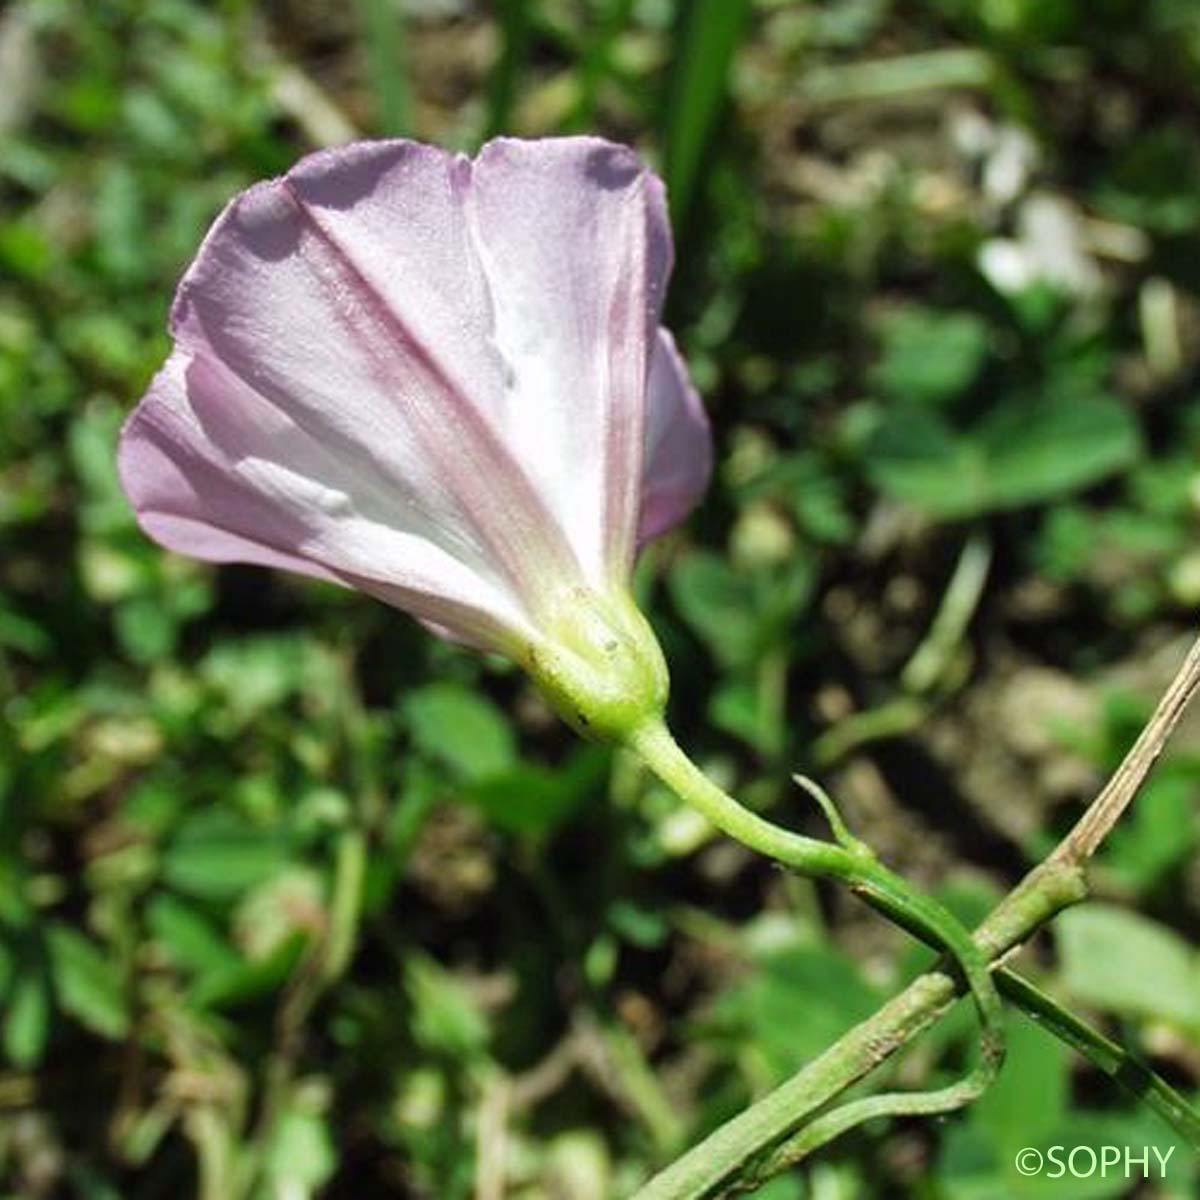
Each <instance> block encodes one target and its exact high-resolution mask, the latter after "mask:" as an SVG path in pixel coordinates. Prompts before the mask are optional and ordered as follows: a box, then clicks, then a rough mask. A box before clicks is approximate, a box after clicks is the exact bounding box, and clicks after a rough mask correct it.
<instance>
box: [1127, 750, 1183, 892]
mask: <svg viewBox="0 0 1200 1200" xmlns="http://www.w3.org/2000/svg"><path fill="white" fill-rule="evenodd" d="M1198 787H1200V781H1198V780H1197V779H1196V775H1195V773H1194V771H1188V772H1184V771H1175V772H1171V771H1170V764H1168V765H1167V766H1166V767H1163V768H1160V769H1159V773H1158V774H1156V775H1155V776H1153V777H1152V778H1151V779H1150V780H1149V782H1148V783H1147V784H1146V786H1145V787H1144V788H1143V789H1142V792H1141V794H1140V795H1139V796H1138V801H1137V804H1135V805H1134V806H1133V808H1132V809H1131V810H1130V811H1129V812H1128V813H1127V814H1126V815H1125V818H1124V819H1123V820H1122V822H1121V824H1120V825H1118V826H1117V827H1116V829H1114V830H1113V831H1112V834H1111V835H1110V837H1109V839H1108V841H1107V842H1106V843H1105V847H1104V851H1103V861H1104V864H1105V866H1107V867H1109V868H1110V869H1112V870H1114V871H1116V872H1117V873H1119V874H1120V875H1121V876H1123V877H1124V878H1125V879H1127V880H1128V881H1129V882H1130V884H1131V885H1132V886H1133V887H1135V888H1137V889H1139V890H1144V889H1146V888H1149V887H1152V886H1153V885H1154V884H1155V883H1157V882H1158V880H1159V879H1161V878H1162V876H1163V875H1165V874H1166V873H1167V872H1168V871H1170V870H1172V869H1173V868H1174V867H1176V866H1178V865H1179V864H1180V863H1182V862H1184V861H1185V860H1186V859H1187V858H1188V856H1189V855H1190V854H1191V853H1192V851H1193V850H1194V849H1195V848H1196V843H1197V841H1198V840H1200V823H1198V822H1197V819H1196V802H1195V801H1196V791H1197V788H1198Z"/></svg>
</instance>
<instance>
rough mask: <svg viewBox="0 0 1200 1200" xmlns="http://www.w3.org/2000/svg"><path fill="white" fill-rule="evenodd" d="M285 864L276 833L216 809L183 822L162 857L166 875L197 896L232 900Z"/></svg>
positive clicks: (182, 889)
mask: <svg viewBox="0 0 1200 1200" xmlns="http://www.w3.org/2000/svg"><path fill="white" fill-rule="evenodd" d="M286 862H287V851H286V847H285V845H284V842H283V839H282V838H281V837H280V835H279V834H278V833H276V832H275V831H272V830H266V829H260V828H258V827H257V826H255V825H251V824H250V823H249V822H248V821H246V820H245V819H244V818H242V817H240V816H238V815H237V814H236V813H235V812H231V811H230V810H229V809H220V808H217V809H212V810H211V811H208V812H200V813H195V814H193V815H191V816H189V817H188V818H187V819H186V820H184V821H183V822H182V824H181V825H180V826H179V829H178V832H177V833H176V835H175V838H174V840H173V841H172V842H171V844H170V845H169V846H168V847H167V850H166V853H165V854H164V856H163V878H164V879H165V880H166V881H167V883H169V884H170V885H171V886H172V887H175V888H177V889H178V890H179V891H181V892H187V893H189V894H190V895H193V896H200V897H203V898H205V899H211V900H230V899H232V898H234V897H235V896H238V895H240V894H241V893H242V892H244V891H246V890H247V889H249V888H251V887H253V886H254V885H255V884H258V883H262V882H263V881H264V880H266V879H270V878H271V876H273V875H275V874H276V873H277V872H278V871H280V870H282V869H283V867H284V865H285V864H286Z"/></svg>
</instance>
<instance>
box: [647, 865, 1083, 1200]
mask: <svg viewBox="0 0 1200 1200" xmlns="http://www.w3.org/2000/svg"><path fill="white" fill-rule="evenodd" d="M1035 874H1036V873H1035ZM1085 894H1086V888H1085V885H1084V882H1083V876H1082V872H1080V871H1079V870H1077V869H1074V868H1070V867H1066V866H1063V867H1061V868H1058V869H1053V870H1046V871H1043V872H1041V873H1040V875H1039V877H1038V880H1037V883H1036V885H1033V884H1030V886H1028V887H1019V888H1018V889H1017V890H1016V891H1015V892H1013V893H1012V894H1011V895H1010V896H1009V897H1008V898H1007V899H1006V900H1005V901H1004V902H1003V903H1002V904H1001V905H1000V906H999V907H998V908H997V909H996V910H995V911H994V912H993V913H992V915H991V916H990V917H989V918H988V920H987V921H986V922H985V923H984V924H983V925H982V926H981V927H980V928H979V929H978V930H977V931H976V933H975V938H974V940H975V943H976V945H977V946H978V947H979V949H980V951H981V952H982V953H983V954H984V955H985V956H986V957H988V958H991V959H997V958H999V957H1001V956H1002V955H1004V954H1006V953H1007V952H1008V951H1009V950H1011V949H1012V948H1013V947H1014V946H1016V945H1017V944H1018V943H1019V942H1020V941H1022V940H1023V939H1024V937H1025V936H1027V935H1028V933H1029V932H1030V931H1032V930H1033V929H1036V928H1037V927H1038V926H1039V925H1041V924H1042V923H1044V922H1045V921H1047V920H1049V919H1050V917H1051V916H1053V915H1054V913H1056V912H1058V911H1060V910H1061V909H1063V908H1066V907H1068V906H1069V905H1071V904H1074V903H1076V902H1077V901H1079V900H1081V899H1082V898H1083V896H1084V895H1085ZM964 988H965V984H964V983H963V982H962V981H961V980H957V979H956V978H955V977H954V976H953V975H951V974H949V973H948V972H946V971H944V970H940V969H937V970H933V971H929V972H927V973H926V974H924V975H922V976H920V977H919V978H918V979H916V980H914V981H913V982H912V983H911V984H909V986H908V987H907V988H905V989H904V991H903V992H901V993H900V994H899V995H898V996H896V997H894V998H893V999H892V1000H890V1001H888V1003H887V1004H885V1005H884V1006H883V1007H882V1008H881V1009H880V1010H879V1011H878V1012H876V1013H875V1014H874V1015H873V1016H871V1017H869V1018H868V1019H867V1020H866V1021H863V1022H862V1023H861V1024H859V1025H856V1026H855V1027H854V1028H853V1029H851V1030H850V1031H849V1032H848V1033H847V1034H845V1035H844V1036H843V1037H842V1038H841V1039H840V1040H839V1041H838V1042H837V1043H836V1044H835V1045H833V1046H831V1047H830V1048H829V1049H828V1050H826V1051H825V1052H824V1053H823V1054H821V1055H820V1056H818V1057H817V1058H815V1059H813V1060H812V1062H810V1063H808V1064H807V1065H806V1066H804V1067H803V1068H801V1070H800V1071H798V1072H797V1073H796V1074H795V1075H793V1076H792V1077H791V1079H788V1080H787V1081H785V1082H784V1083H782V1084H780V1086H779V1087H777V1088H776V1089H775V1090H774V1091H772V1092H769V1093H767V1095H766V1096H764V1097H763V1098H762V1099H761V1100H758V1101H756V1102H755V1103H754V1104H753V1105H751V1106H750V1108H748V1109H746V1110H745V1111H744V1112H742V1113H739V1114H738V1115H737V1116H736V1117H734V1118H733V1119H732V1120H730V1121H727V1122H726V1123H725V1124H724V1125H722V1126H721V1127H720V1128H719V1129H717V1130H716V1131H714V1132H713V1133H711V1134H710V1135H709V1136H708V1137H707V1138H705V1139H704V1141H702V1142H701V1143H700V1144H699V1145H697V1146H694V1147H693V1148H692V1149H691V1150H689V1151H688V1152H687V1154H685V1155H683V1156H682V1157H681V1158H679V1159H677V1160H676V1161H675V1162H674V1163H672V1164H671V1165H670V1166H669V1167H667V1168H666V1169H665V1170H663V1171H661V1172H660V1173H659V1174H658V1175H656V1176H655V1177H654V1178H653V1179H652V1180H650V1182H649V1183H648V1184H646V1186H645V1187H644V1188H642V1190H641V1191H639V1192H638V1193H637V1196H636V1197H635V1200H702V1197H707V1196H712V1195H716V1194H717V1193H718V1190H719V1189H722V1188H724V1187H726V1186H727V1185H728V1184H729V1183H730V1181H731V1180H733V1179H734V1178H735V1177H736V1176H737V1174H738V1173H739V1172H740V1171H741V1170H742V1169H743V1167H744V1165H745V1164H746V1163H747V1162H751V1161H753V1160H754V1159H756V1158H760V1157H761V1156H762V1155H764V1154H769V1153H770V1152H771V1150H772V1148H774V1147H777V1146H779V1145H780V1143H782V1142H783V1140H784V1139H785V1138H786V1137H787V1136H788V1135H789V1134H790V1133H791V1132H792V1131H793V1130H795V1129H796V1128H797V1127H798V1126H800V1125H802V1123H803V1122H804V1121H805V1120H806V1119H808V1118H809V1117H811V1116H812V1115H813V1114H814V1113H817V1112H818V1111H819V1110H820V1109H821V1108H822V1107H824V1105H826V1104H827V1103H828V1102H829V1101H830V1100H832V1099H833V1098H834V1097H835V1096H837V1095H839V1094H840V1093H841V1092H843V1091H845V1090H846V1089H847V1088H849V1087H852V1086H853V1085H854V1084H856V1083H858V1082H859V1081H860V1080H862V1079H864V1078H865V1077H866V1076H867V1075H869V1074H870V1073H871V1072H872V1071H873V1070H875V1068H876V1067H878V1066H879V1065H881V1064H882V1063H884V1062H886V1061H887V1059H889V1058H890V1057H891V1056H892V1055H893V1054H895V1053H896V1051H897V1050H899V1049H900V1048H901V1047H902V1046H904V1045H906V1044H907V1043H908V1042H909V1041H911V1040H912V1039H913V1038H914V1037H916V1036H917V1035H918V1034H919V1033H921V1032H922V1031H924V1030H925V1029H927V1028H928V1027H929V1026H930V1025H932V1024H933V1023H934V1021H935V1020H936V1019H937V1018H938V1017H939V1016H940V1015H941V1013H942V1012H943V1011H944V1010H945V1008H946V1007H947V1006H948V1005H949V1004H951V1003H952V1002H953V1001H954V999H955V998H956V995H957V993H958V992H959V991H960V990H963V989H964ZM837 1132H840V1130H835V1131H834V1133H837ZM826 1140H828V1139H826ZM794 1148H795V1147H793V1149H794Z"/></svg>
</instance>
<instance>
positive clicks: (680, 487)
mask: <svg viewBox="0 0 1200 1200" xmlns="http://www.w3.org/2000/svg"><path fill="white" fill-rule="evenodd" d="M712 467H713V446H712V430H711V428H710V426H709V423H708V416H707V414H706V413H705V411H704V405H703V404H702V403H701V401H700V396H699V395H698V394H697V392H696V389H695V388H694V387H692V383H691V380H690V379H689V378H688V372H687V365H686V364H685V363H684V361H683V359H682V358H681V357H680V354H679V351H678V350H677V349H676V347H675V339H674V338H673V337H672V336H671V335H670V333H668V332H667V330H665V329H660V330H659V331H658V339H657V341H656V343H655V350H654V357H653V359H652V360H651V364H650V383H649V389H648V396H647V412H646V461H645V468H644V470H643V474H642V515H641V525H640V528H639V530H638V540H639V544H641V545H644V544H645V543H646V542H649V541H652V540H653V539H654V538H656V537H658V536H659V535H660V534H662V533H665V532H666V531H667V530H668V529H670V528H671V526H672V525H676V524H678V523H679V522H680V521H682V520H683V518H684V517H686V516H687V515H688V513H689V512H691V511H692V509H693V508H694V507H695V506H696V504H697V503H698V502H699V500H700V497H701V496H703V495H704V491H705V489H706V488H707V487H708V481H709V479H710V478H711V476H712Z"/></svg>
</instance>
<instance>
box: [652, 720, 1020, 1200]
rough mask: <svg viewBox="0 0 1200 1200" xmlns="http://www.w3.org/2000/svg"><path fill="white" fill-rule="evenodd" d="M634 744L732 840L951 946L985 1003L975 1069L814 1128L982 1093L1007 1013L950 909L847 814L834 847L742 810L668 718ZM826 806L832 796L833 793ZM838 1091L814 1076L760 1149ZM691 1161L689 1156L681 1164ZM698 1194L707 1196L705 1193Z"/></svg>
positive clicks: (733, 1159)
mask: <svg viewBox="0 0 1200 1200" xmlns="http://www.w3.org/2000/svg"><path fill="white" fill-rule="evenodd" d="M630 746H631V748H632V749H634V750H635V751H636V752H637V753H638V754H639V755H640V756H641V758H642V760H643V761H644V762H645V763H646V764H647V766H649V767H650V769H651V770H652V771H654V773H655V774H656V775H657V776H658V777H659V778H660V779H661V780H662V781H663V782H664V783H665V784H667V786H668V787H670V788H671V789H672V790H673V791H675V792H676V793H677V794H678V795H679V796H680V797H681V798H682V799H683V800H685V801H686V802H687V803H689V804H691V805H692V806H693V807H694V808H695V809H696V810H697V811H699V812H700V813H702V814H703V815H704V816H705V817H707V818H708V819H709V820H710V821H711V822H712V823H713V824H714V825H716V826H717V828H719V829H721V830H722V831H723V832H725V833H727V834H728V835H729V836H730V837H733V838H735V839H736V840H737V841H739V842H741V843H742V844H743V845H745V846H748V847H750V848H751V849H753V850H757V851H758V852H759V853H761V854H763V855H766V856H767V857H769V858H773V859H775V860H776V861H777V862H780V863H783V864H784V865H785V866H788V867H791V868H793V869H794V870H797V871H800V872H802V873H803V874H805V875H808V876H812V877H818V878H825V879H836V880H839V881H840V882H842V883H844V884H846V885H848V886H849V887H850V889H851V890H852V891H853V892H854V893H855V894H856V895H858V896H859V897H861V898H862V899H863V900H865V901H866V902H867V903H868V904H870V905H871V906H872V907H873V908H876V909H877V910H879V911H880V912H883V913H885V914H886V915H887V916H888V917H890V918H891V919H892V920H893V921H895V922H897V923H898V924H900V925H902V926H903V927H905V928H906V929H909V930H911V931H913V932H914V933H916V934H917V935H918V936H920V937H922V938H923V939H925V940H927V941H931V942H932V943H933V944H935V945H938V946H940V947H942V948H943V949H945V950H946V951H948V952H949V953H950V954H951V955H952V956H953V957H954V959H955V961H956V962H957V964H958V966H959V967H960V969H961V970H962V973H963V975H964V977H965V979H966V982H967V986H968V987H969V989H970V991H971V993H972V996H973V997H974V1000H975V1003H976V1006H977V1008H978V1010H979V1018H980V1026H981V1049H982V1054H981V1057H980V1061H979V1063H978V1064H977V1066H976V1067H975V1068H974V1069H973V1070H972V1071H971V1073H970V1074H969V1075H968V1076H967V1077H966V1078H965V1079H963V1080H962V1081H960V1082H959V1083H956V1084H954V1085H952V1086H951V1087H947V1088H942V1089H939V1090H937V1091H933V1092H927V1093H921V1094H919V1095H915V1094H906V1093H888V1094H885V1095H881V1096H874V1097H870V1098H868V1099H867V1100H861V1101H855V1102H853V1103H851V1104H848V1105H846V1106H845V1107H844V1108H842V1109H839V1110H837V1112H836V1113H831V1114H828V1115H827V1116H826V1117H823V1118H822V1119H821V1121H820V1122H818V1123H817V1126H815V1127H814V1128H815V1129H816V1133H817V1134H818V1135H823V1136H824V1138H825V1140H827V1139H828V1138H829V1137H833V1136H836V1134H838V1133H840V1132H842V1131H843V1130H845V1129H848V1128H850V1127H851V1126H853V1125H855V1124H858V1123H859V1122H860V1121H862V1120H867V1119H870V1118H872V1117H876V1116H880V1115H885V1114H889V1113H910V1112H921V1113H933V1112H948V1111H951V1110H952V1109H955V1108H960V1107H962V1106H963V1105H964V1104H967V1103H969V1102H970V1101H971V1100H973V1099H975V1098H976V1097H977V1096H979V1095H980V1094H981V1093H982V1092H983V1091H984V1089H985V1088H986V1087H987V1086H988V1085H989V1084H990V1083H991V1082H992V1080H993V1079H994V1078H995V1077H996V1074H997V1073H998V1071H999V1069H1000V1064H1001V1062H1002V1061H1003V1058H1004V1032H1003V1011H1002V1007H1001V1003H1000V997H999V994H998V993H997V991H996V988H995V985H994V984H993V982H992V979H991V975H990V974H989V971H988V966H987V962H986V960H985V959H984V957H983V954H982V952H981V951H980V949H979V948H978V947H977V946H976V945H975V943H974V941H973V940H972V939H971V935H970V934H969V933H968V932H967V930H966V929H965V928H964V927H963V926H962V925H961V924H960V923H959V922H958V921H957V919H956V918H955V917H954V916H953V915H952V914H951V913H949V912H948V911H947V910H946V909H944V908H943V907H942V906H941V905H939V904H938V903H937V902H936V901H934V900H931V899H930V898H929V897H927V896H925V895H923V894H922V893H921V892H919V891H917V890H916V889H915V888H913V887H912V886H911V885H910V884H909V883H908V882H907V881H906V880H905V879H903V878H902V877H901V876H899V875H897V874H896V873H895V872H893V871H890V870H889V869H888V868H887V867H885V866H884V865H883V864H882V863H880V862H879V860H878V859H876V858H875V856H874V855H873V854H872V853H871V851H870V849H869V847H867V846H866V845H865V844H864V843H862V842H860V841H858V840H857V839H856V838H853V837H851V836H850V835H849V834H848V833H847V832H846V830H845V827H844V826H843V825H842V824H841V822H840V819H839V820H838V821H836V822H834V832H835V834H836V835H837V836H838V839H839V844H837V845H834V844H832V843H829V842H823V841H818V840H817V839H814V838H808V837H804V836H802V835H800V834H795V833H791V832H789V831H788V830H785V829H780V828H779V827H778V826H776V825H773V824H771V822H769V821H766V820H764V819H763V818H762V817H760V816H758V815H757V814H756V813H753V812H751V811H750V810H749V809H746V808H744V807H743V806H742V805H741V804H739V803H738V802H737V801H736V800H735V799H734V798H733V797H732V796H730V795H728V794H727V793H726V792H724V791H723V790H722V789H721V788H719V787H718V786H717V785H716V784H715V783H713V782H712V780H710V779H709V778H708V777H707V776H706V775H705V774H704V773H703V772H702V771H700V770H699V768H698V767H696V765H695V764H694V763H693V762H692V761H691V759H689V758H688V757H687V755H686V754H684V753H683V751H682V750H680V748H679V746H678V745H677V744H676V743H675V740H674V739H673V738H672V737H671V734H670V732H669V731H668V730H667V728H666V726H665V725H664V724H662V723H661V722H654V723H651V724H648V725H646V726H643V727H642V728H641V729H639V730H638V731H637V732H636V733H635V734H634V735H633V737H632V738H631V739H630ZM824 803H825V804H827V803H829V802H828V800H827V799H826V800H825V801H824ZM822 806H823V807H824V804H823V805H822ZM842 1065H843V1064H842V1063H841V1062H840V1061H834V1062H833V1063H832V1064H830V1066H831V1068H832V1074H831V1076H830V1078H831V1079H836V1078H837V1072H838V1069H839V1068H840V1067H841V1066H842ZM838 1090H841V1089H840V1088H837V1089H835V1090H834V1091H832V1092H830V1091H827V1090H824V1088H823V1087H822V1079H817V1080H814V1081H810V1085H809V1086H808V1087H807V1089H806V1090H805V1089H802V1090H799V1091H797V1092H796V1093H794V1094H789V1095H788V1096H787V1097H786V1099H785V1100H784V1101H783V1102H781V1103H780V1104H779V1105H778V1106H777V1107H776V1108H774V1109H772V1110H771V1111H770V1113H769V1114H768V1115H767V1117H766V1119H765V1121H763V1122H762V1123H760V1124H759V1125H758V1126H757V1127H756V1128H755V1129H754V1130H753V1133H754V1139H753V1140H754V1141H755V1144H756V1147H757V1149H766V1148H768V1147H769V1146H770V1144H771V1142H772V1141H774V1140H775V1139H776V1138H778V1137H780V1136H782V1135H784V1134H786V1133H787V1132H788V1130H789V1129H790V1128H794V1126H795V1123H796V1121H797V1119H798V1118H799V1119H802V1118H803V1117H804V1116H807V1115H808V1114H810V1113H813V1112H815V1111H816V1110H817V1109H819V1108H820V1107H821V1106H822V1105H824V1104H825V1103H826V1102H827V1101H828V1100H829V1099H831V1098H832V1096H833V1095H836V1092H837V1091H838ZM778 1118H784V1119H785V1123H784V1124H783V1125H782V1126H779V1125H778V1124H777V1119H778ZM731 1124H734V1123H731ZM727 1128H728V1127H727ZM763 1139H765V1140H763ZM818 1144H819V1143H818ZM705 1145H706V1146H707V1145H708V1144H707V1143H706V1144H705ZM729 1149H730V1151H731V1152H732V1153H731V1156H730V1157H728V1158H724V1159H723V1158H721V1156H720V1155H717V1156H714V1155H713V1154H712V1153H711V1150H712V1148H711V1147H709V1153H708V1154H707V1155H706V1156H705V1160H704V1162H703V1163H701V1164H700V1165H701V1166H702V1168H703V1169H704V1171H705V1172H708V1171H710V1170H711V1169H713V1168H716V1169H718V1170H719V1171H720V1172H721V1177H722V1178H724V1177H727V1176H728V1175H729V1174H730V1173H731V1172H734V1171H736V1170H738V1169H740V1168H741V1167H742V1165H743V1164H744V1163H745V1162H746V1160H747V1153H746V1142H745V1140H744V1139H742V1138H741V1137H740V1136H739V1137H737V1138H735V1139H734V1140H733V1141H731V1142H730V1143H729ZM688 1158H690V1155H689V1156H685V1159H684V1160H681V1162H683V1161H686V1159H688ZM665 1175H666V1176H668V1178H667V1181H666V1186H668V1187H670V1188H677V1187H678V1181H673V1180H672V1179H670V1178H669V1176H670V1172H667V1173H665ZM662 1178H663V1177H661V1176H660V1179H662ZM656 1183H658V1181H657V1180H656V1181H653V1182H652V1183H651V1184H650V1185H649V1188H648V1189H647V1190H646V1191H645V1192H644V1193H642V1194H640V1198H639V1200H651V1198H652V1197H660V1196H661V1197H664V1198H665V1197H668V1196H670V1197H672V1198H675V1197H679V1198H682V1197H684V1196H690V1195H692V1194H693V1193H692V1192H690V1191H687V1190H666V1191H656V1190H654V1189H655V1185H656ZM685 1187H686V1185H685ZM694 1194H695V1195H702V1194H703V1191H700V1192H696V1193H694Z"/></svg>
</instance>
